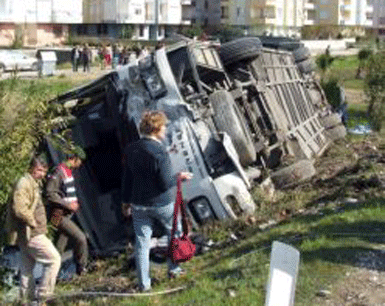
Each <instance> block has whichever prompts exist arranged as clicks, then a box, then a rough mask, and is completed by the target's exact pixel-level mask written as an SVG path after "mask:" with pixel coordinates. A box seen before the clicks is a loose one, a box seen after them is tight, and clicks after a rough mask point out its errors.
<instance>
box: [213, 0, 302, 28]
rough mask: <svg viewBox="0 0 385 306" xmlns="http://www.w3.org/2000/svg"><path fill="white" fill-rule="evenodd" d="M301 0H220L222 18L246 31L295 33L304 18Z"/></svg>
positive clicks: (225, 21) (223, 21)
mask: <svg viewBox="0 0 385 306" xmlns="http://www.w3.org/2000/svg"><path fill="white" fill-rule="evenodd" d="M303 13H304V12H303V0H262V1H258V0H222V3H221V22H222V23H223V24H231V25H235V26H239V27H242V28H244V29H245V31H246V32H247V33H255V34H272V35H297V34H298V33H299V31H300V28H301V27H302V25H303V22H304V14H303Z"/></svg>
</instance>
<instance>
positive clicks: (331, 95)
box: [321, 77, 342, 108]
mask: <svg viewBox="0 0 385 306" xmlns="http://www.w3.org/2000/svg"><path fill="white" fill-rule="evenodd" d="M321 86H322V88H323V90H324V92H325V95H326V99H327V100H328V102H329V104H330V105H332V106H333V107H334V108H338V107H339V106H340V105H341V102H342V97H341V87H340V86H339V84H338V79H337V78H336V77H332V78H330V79H329V80H322V81H321Z"/></svg>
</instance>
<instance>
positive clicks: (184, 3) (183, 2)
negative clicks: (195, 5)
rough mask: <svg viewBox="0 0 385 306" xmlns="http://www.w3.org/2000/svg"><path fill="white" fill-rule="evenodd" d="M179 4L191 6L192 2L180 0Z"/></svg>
mask: <svg viewBox="0 0 385 306" xmlns="http://www.w3.org/2000/svg"><path fill="white" fill-rule="evenodd" d="M180 4H181V5H191V4H192V1H191V0H181V1H180Z"/></svg>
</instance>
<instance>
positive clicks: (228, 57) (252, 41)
mask: <svg viewBox="0 0 385 306" xmlns="http://www.w3.org/2000/svg"><path fill="white" fill-rule="evenodd" d="M261 49H262V43H261V41H260V40H259V39H258V38H257V37H244V38H239V39H235V40H232V41H230V42H227V43H224V44H223V45H222V46H221V49H220V51H219V55H220V57H221V59H222V62H223V64H224V65H225V66H227V65H231V64H233V63H236V62H239V61H243V60H249V59H254V58H256V57H258V55H259V54H260V53H261Z"/></svg>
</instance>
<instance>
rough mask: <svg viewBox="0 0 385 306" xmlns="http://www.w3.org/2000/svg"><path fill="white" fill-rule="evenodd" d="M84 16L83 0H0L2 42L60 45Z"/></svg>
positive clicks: (0, 34)
mask: <svg viewBox="0 0 385 306" xmlns="http://www.w3.org/2000/svg"><path fill="white" fill-rule="evenodd" d="M82 20H83V18H82V3H81V1H79V0H66V1H62V0H50V1H47V0H0V45H2V46H9V45H12V44H13V43H14V42H15V40H17V39H21V41H22V44H23V45H55V44H57V45H59V44H62V43H63V42H65V41H66V39H67V36H68V31H69V25H70V24H75V23H82Z"/></svg>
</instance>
